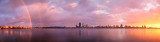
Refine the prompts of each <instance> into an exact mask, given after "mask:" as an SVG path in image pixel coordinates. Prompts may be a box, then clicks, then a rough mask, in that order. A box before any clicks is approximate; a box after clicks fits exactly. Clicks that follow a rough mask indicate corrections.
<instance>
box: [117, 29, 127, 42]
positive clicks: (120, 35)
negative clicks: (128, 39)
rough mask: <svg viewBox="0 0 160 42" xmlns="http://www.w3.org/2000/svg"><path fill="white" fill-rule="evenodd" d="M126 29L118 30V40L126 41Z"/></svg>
mask: <svg viewBox="0 0 160 42" xmlns="http://www.w3.org/2000/svg"><path fill="white" fill-rule="evenodd" d="M125 32H126V31H125V29H118V38H119V39H120V40H122V39H124V37H125V35H126V34H125Z"/></svg>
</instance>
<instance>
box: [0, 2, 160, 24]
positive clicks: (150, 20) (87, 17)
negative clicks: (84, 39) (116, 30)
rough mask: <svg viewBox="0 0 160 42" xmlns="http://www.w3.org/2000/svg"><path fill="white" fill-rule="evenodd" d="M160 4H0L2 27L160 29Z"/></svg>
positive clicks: (0, 22)
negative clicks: (80, 25) (128, 27)
mask: <svg viewBox="0 0 160 42" xmlns="http://www.w3.org/2000/svg"><path fill="white" fill-rule="evenodd" d="M159 9H160V1H159V0H121V1H117V0H0V19H1V20H0V26H6V25H7V26H9V25H14V26H16V25H19V24H21V25H23V26H27V27H48V26H75V24H77V23H78V22H82V23H87V24H90V25H107V24H110V25H117V24H125V25H133V26H141V25H146V26H149V27H160V22H159V21H160V18H159V17H160V15H159V14H160V12H159Z"/></svg>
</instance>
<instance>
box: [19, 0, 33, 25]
mask: <svg viewBox="0 0 160 42" xmlns="http://www.w3.org/2000/svg"><path fill="white" fill-rule="evenodd" d="M20 1H21V3H22V4H23V5H24V9H25V11H26V12H27V16H28V18H29V24H30V27H31V28H32V19H31V15H30V12H29V10H28V8H27V5H26V4H25V2H24V0H20Z"/></svg>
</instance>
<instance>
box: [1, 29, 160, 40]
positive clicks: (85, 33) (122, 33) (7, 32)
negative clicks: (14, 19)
mask: <svg viewBox="0 0 160 42" xmlns="http://www.w3.org/2000/svg"><path fill="white" fill-rule="evenodd" d="M152 41H153V42H158V41H159V42H160V29H84V28H77V29H1V30H0V42H152Z"/></svg>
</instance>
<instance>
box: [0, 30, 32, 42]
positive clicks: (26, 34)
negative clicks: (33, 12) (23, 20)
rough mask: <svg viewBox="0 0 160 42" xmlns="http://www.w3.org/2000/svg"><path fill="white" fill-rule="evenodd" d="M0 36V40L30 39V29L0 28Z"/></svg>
mask: <svg viewBox="0 0 160 42" xmlns="http://www.w3.org/2000/svg"><path fill="white" fill-rule="evenodd" d="M0 37H1V38H0V40H3V41H8V40H10V41H15V40H17V41H23V40H24V41H31V38H32V31H31V30H29V29H4V30H0ZM6 37H7V38H6ZM6 39H8V40H6Z"/></svg>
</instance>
